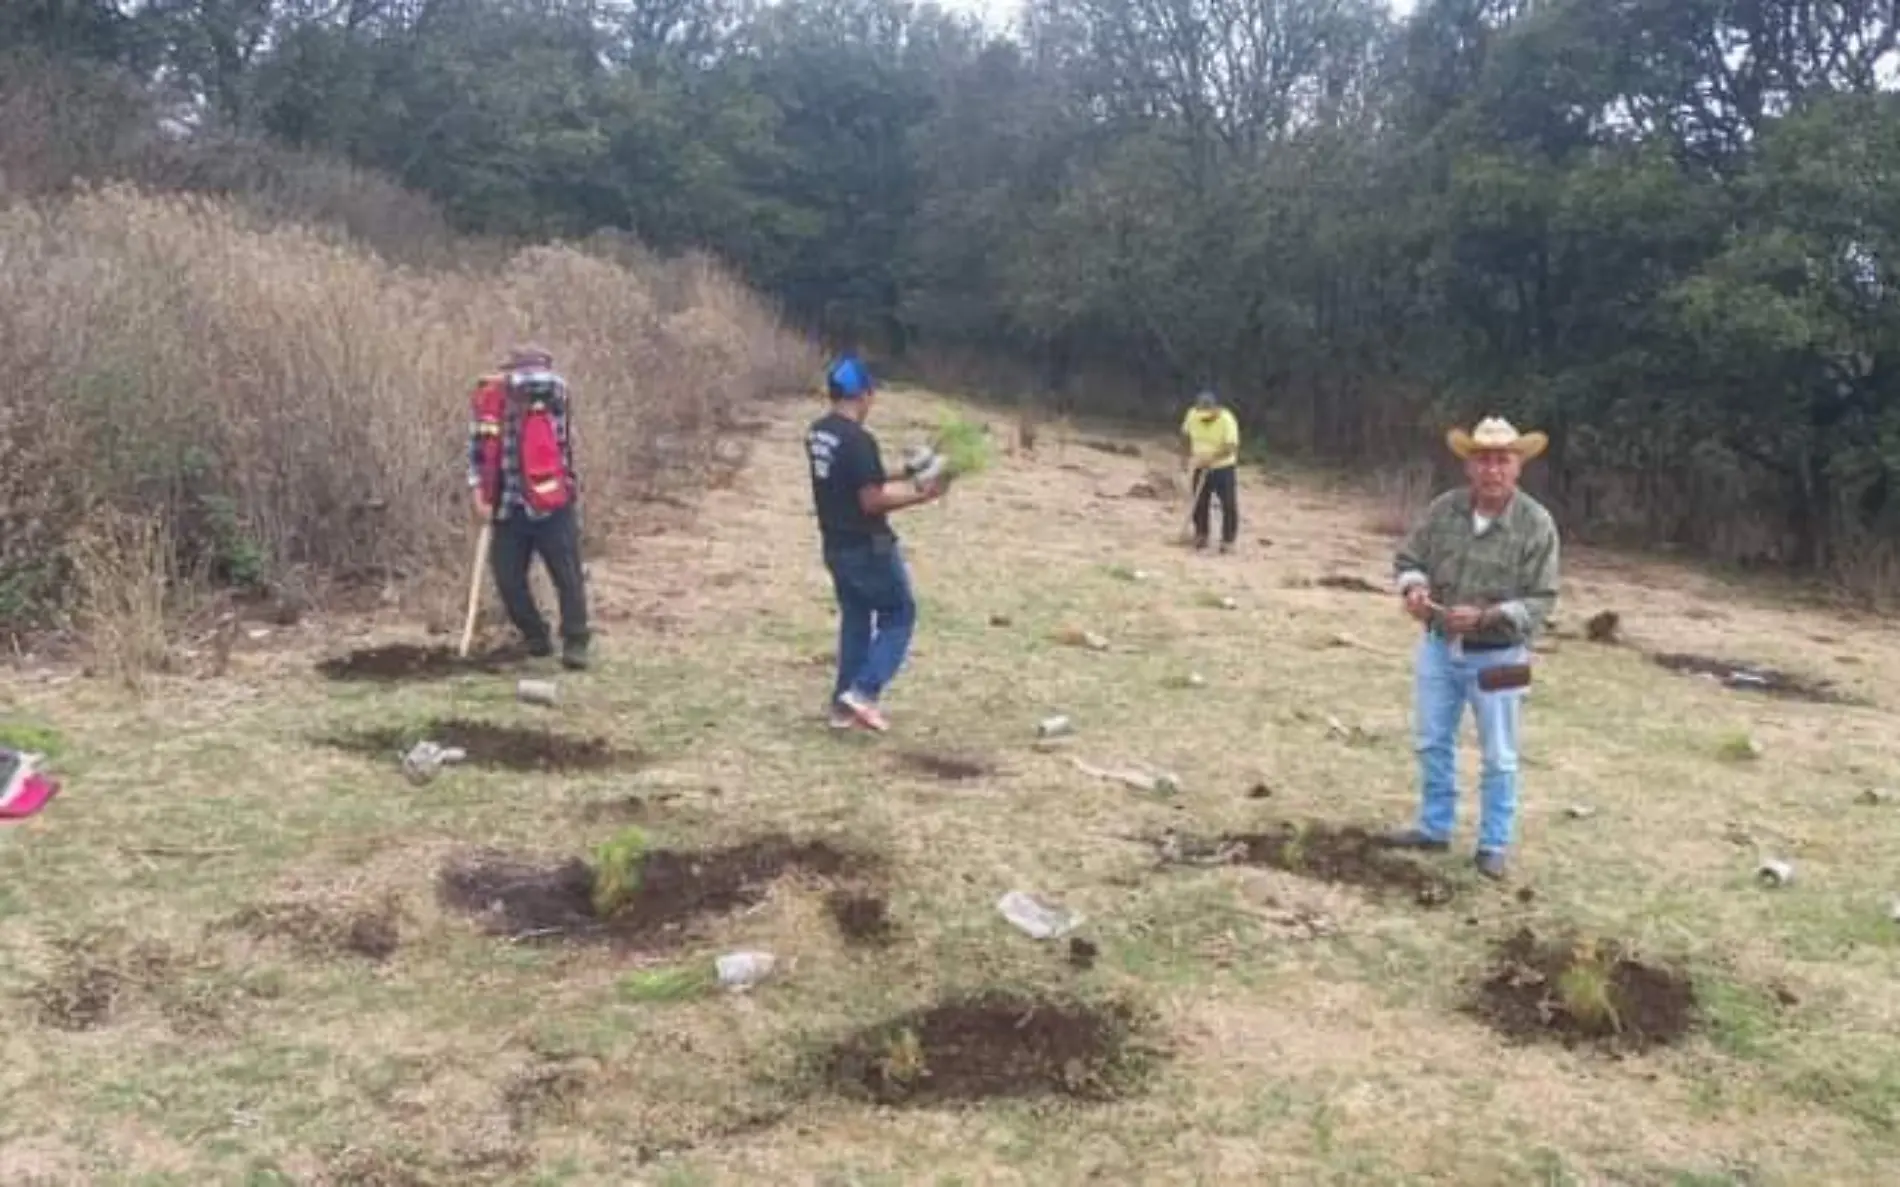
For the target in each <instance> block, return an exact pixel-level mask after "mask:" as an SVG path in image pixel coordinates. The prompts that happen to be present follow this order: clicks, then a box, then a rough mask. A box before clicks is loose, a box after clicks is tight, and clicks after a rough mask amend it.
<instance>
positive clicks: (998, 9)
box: [942, 0, 1417, 29]
mask: <svg viewBox="0 0 1900 1187" xmlns="http://www.w3.org/2000/svg"><path fill="white" fill-rule="evenodd" d="M1386 2H1387V3H1388V4H1390V5H1391V6H1392V11H1393V12H1396V13H1398V14H1399V15H1400V16H1404V15H1405V14H1406V13H1408V12H1410V11H1412V7H1413V5H1414V4H1416V3H1417V0H1386ZM942 3H943V5H944V6H945V7H947V8H954V9H959V10H961V11H963V12H974V13H976V14H977V15H978V16H980V17H982V18H983V22H984V23H985V24H987V25H989V26H991V27H992V28H997V29H1000V28H1002V27H1003V26H1004V25H1006V24H1008V23H1009V22H1010V20H1011V19H1012V18H1014V17H1015V15H1016V9H1017V8H1018V7H1019V6H1020V5H1021V3H1022V0H942Z"/></svg>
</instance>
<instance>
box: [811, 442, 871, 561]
mask: <svg viewBox="0 0 1900 1187" xmlns="http://www.w3.org/2000/svg"><path fill="white" fill-rule="evenodd" d="M805 451H806V454H807V456H808V457H809V459H810V461H811V494H812V502H813V503H814V504H816V506H817V508H818V531H819V534H820V535H821V536H823V537H824V542H825V546H826V547H827V548H832V547H837V546H839V545H848V544H865V543H868V542H870V541H871V540H872V539H873V538H874V537H879V536H883V537H889V536H891V535H892V532H891V527H890V524H889V523H887V522H886V521H885V518H884V516H882V515H866V514H865V513H864V509H863V507H862V506H860V505H859V503H858V492H859V491H860V490H863V489H864V488H865V487H867V486H882V485H883V484H884V459H883V458H882V457H880V456H879V455H878V450H877V438H875V437H873V436H871V434H870V433H868V432H866V431H865V429H864V426H863V425H861V424H859V423H858V422H857V421H855V420H852V419H851V418H850V417H848V416H839V415H838V414H837V413H835V412H834V413H832V414H830V415H829V416H824V417H821V418H819V419H818V420H816V421H814V422H812V426H811V429H810V430H809V431H808V432H807V433H806V435H805Z"/></svg>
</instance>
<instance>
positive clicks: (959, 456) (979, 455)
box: [936, 416, 990, 478]
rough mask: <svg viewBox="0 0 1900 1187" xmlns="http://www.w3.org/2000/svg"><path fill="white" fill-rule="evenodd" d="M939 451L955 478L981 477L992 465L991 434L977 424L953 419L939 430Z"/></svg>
mask: <svg viewBox="0 0 1900 1187" xmlns="http://www.w3.org/2000/svg"><path fill="white" fill-rule="evenodd" d="M936 450H937V455H938V456H939V457H941V458H942V459H943V465H944V473H945V474H947V475H949V476H950V477H951V478H965V477H968V476H969V475H971V474H980V473H982V472H983V471H984V470H985V469H987V468H988V467H989V464H990V435H989V433H988V431H987V430H985V429H984V427H983V426H982V425H981V424H979V423H977V422H976V421H973V420H968V419H965V418H964V417H961V416H952V417H949V418H948V419H946V420H945V421H944V422H943V424H942V426H941V427H940V428H938V430H937V442H936Z"/></svg>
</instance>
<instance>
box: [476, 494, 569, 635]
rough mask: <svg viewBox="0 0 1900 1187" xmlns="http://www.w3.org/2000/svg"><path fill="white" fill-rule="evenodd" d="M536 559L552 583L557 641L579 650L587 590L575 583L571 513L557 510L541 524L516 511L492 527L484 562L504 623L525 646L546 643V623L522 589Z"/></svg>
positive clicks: (567, 509)
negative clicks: (576, 645) (557, 608)
mask: <svg viewBox="0 0 1900 1187" xmlns="http://www.w3.org/2000/svg"><path fill="white" fill-rule="evenodd" d="M536 556H539V557H540V558H541V563H542V564H544V565H546V566H547V567H548V576H549V577H551V578H553V579H554V592H555V594H556V596H557V597H558V598H559V599H560V603H561V641H562V642H563V643H579V644H583V645H584V644H585V643H586V642H587V638H588V631H587V589H586V586H585V585H584V584H583V582H582V578H581V536H580V525H579V524H578V523H577V522H576V521H575V518H574V508H573V507H571V506H569V507H563V508H562V509H561V510H559V511H556V512H555V513H554V514H552V515H550V516H548V517H547V518H545V519H529V518H528V517H527V516H526V515H525V514H524V513H523V512H521V511H520V510H519V509H516V510H515V512H514V513H513V514H511V515H510V516H509V517H508V518H507V519H504V520H500V521H498V522H497V523H496V524H495V538H494V540H493V541H492V542H491V543H490V545H489V552H488V559H489V562H490V567H491V569H492V570H493V572H494V575H495V587H496V588H497V589H498V590H500V591H501V602H502V605H503V606H505V607H507V609H508V618H509V620H510V621H512V622H513V623H514V624H515V629H516V630H518V631H520V632H521V634H522V637H523V638H525V639H526V640H527V641H528V642H529V643H530V644H534V645H545V644H547V643H548V641H549V640H548V623H547V620H546V619H545V618H542V617H541V609H540V607H538V606H536V605H535V604H534V594H533V592H532V591H531V590H530V589H529V587H528V566H529V565H530V564H531V563H533V561H534V558H535V557H536Z"/></svg>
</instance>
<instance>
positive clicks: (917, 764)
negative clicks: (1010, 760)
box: [897, 750, 996, 783]
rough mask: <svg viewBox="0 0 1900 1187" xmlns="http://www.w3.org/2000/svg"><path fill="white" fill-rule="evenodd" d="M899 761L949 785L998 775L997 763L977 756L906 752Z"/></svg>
mask: <svg viewBox="0 0 1900 1187" xmlns="http://www.w3.org/2000/svg"><path fill="white" fill-rule="evenodd" d="M897 761H898V762H900V763H902V764H903V765H904V766H906V767H908V768H910V769H911V770H913V771H917V772H919V773H920V774H924V775H929V776H930V777H932V778H933V779H942V780H944V781H945V782H949V783H959V782H963V781H965V780H968V779H982V778H985V777H987V776H989V775H994V774H995V773H996V764H995V763H993V762H991V761H990V760H988V759H986V758H983V757H981V756H979V755H975V754H960V753H952V752H949V751H941V750H906V751H903V752H902V753H900V754H899V755H898V756H897Z"/></svg>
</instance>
